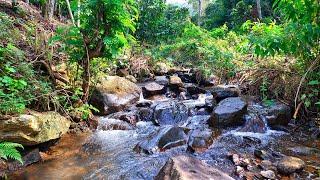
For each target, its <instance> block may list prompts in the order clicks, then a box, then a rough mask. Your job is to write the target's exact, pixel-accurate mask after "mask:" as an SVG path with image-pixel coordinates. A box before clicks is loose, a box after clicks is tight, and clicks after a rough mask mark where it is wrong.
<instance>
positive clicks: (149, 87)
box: [143, 82, 165, 97]
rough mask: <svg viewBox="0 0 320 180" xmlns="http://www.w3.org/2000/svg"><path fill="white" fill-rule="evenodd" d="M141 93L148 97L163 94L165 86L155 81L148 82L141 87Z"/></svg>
mask: <svg viewBox="0 0 320 180" xmlns="http://www.w3.org/2000/svg"><path fill="white" fill-rule="evenodd" d="M143 92H144V93H143V94H144V96H146V97H150V96H153V95H157V94H164V93H165V87H164V86H163V85H160V84H158V83H156V82H150V83H148V84H146V85H145V86H144V87H143Z"/></svg>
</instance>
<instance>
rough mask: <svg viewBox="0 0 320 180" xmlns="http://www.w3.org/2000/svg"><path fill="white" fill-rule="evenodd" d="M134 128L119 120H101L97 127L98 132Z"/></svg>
mask: <svg viewBox="0 0 320 180" xmlns="http://www.w3.org/2000/svg"><path fill="white" fill-rule="evenodd" d="M133 129H134V126H133V125H131V124H130V123H128V122H125V121H122V120H120V119H112V118H101V119H100V121H99V125H98V130H103V131H107V130H133Z"/></svg>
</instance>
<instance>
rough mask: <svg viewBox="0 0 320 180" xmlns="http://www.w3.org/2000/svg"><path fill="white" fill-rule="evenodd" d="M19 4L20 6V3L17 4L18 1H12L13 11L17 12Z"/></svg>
mask: <svg viewBox="0 0 320 180" xmlns="http://www.w3.org/2000/svg"><path fill="white" fill-rule="evenodd" d="M17 4H18V3H17V0H12V1H11V6H12V9H13V10H15V9H16V8H17Z"/></svg>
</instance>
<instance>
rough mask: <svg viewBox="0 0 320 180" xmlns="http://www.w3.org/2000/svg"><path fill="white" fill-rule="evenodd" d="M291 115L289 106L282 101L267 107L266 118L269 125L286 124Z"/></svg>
mask: <svg viewBox="0 0 320 180" xmlns="http://www.w3.org/2000/svg"><path fill="white" fill-rule="evenodd" d="M291 117H292V116H291V108H290V107H289V106H288V105H285V104H283V103H276V104H274V105H271V106H270V107H268V108H267V116H266V119H267V123H268V125H269V126H271V127H276V126H285V125H288V123H289V121H290V120H291Z"/></svg>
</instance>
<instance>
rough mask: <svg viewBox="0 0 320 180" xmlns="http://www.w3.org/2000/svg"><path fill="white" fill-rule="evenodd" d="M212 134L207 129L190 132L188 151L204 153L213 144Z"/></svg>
mask: <svg viewBox="0 0 320 180" xmlns="http://www.w3.org/2000/svg"><path fill="white" fill-rule="evenodd" d="M213 135H214V134H213V133H212V131H211V130H209V129H195V130H192V131H191V133H190V135H189V139H188V150H190V151H192V152H204V151H205V150H207V149H208V148H209V146H210V145H211V144H212V143H213Z"/></svg>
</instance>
